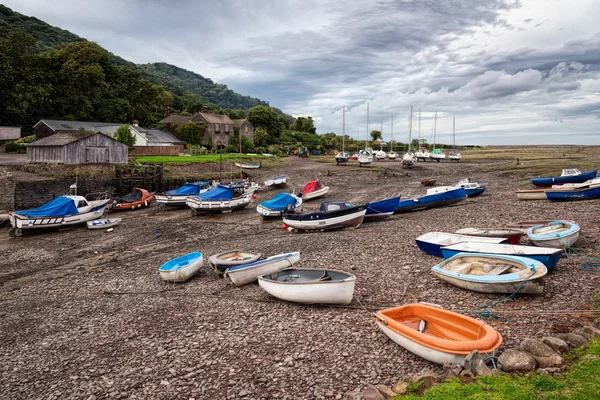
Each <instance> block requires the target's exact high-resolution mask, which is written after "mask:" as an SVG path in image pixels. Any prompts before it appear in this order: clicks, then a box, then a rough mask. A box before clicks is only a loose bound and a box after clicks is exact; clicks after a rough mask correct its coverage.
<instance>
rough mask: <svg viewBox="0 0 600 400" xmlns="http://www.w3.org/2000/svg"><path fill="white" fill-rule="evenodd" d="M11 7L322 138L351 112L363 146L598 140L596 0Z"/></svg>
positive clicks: (29, 2)
mask: <svg viewBox="0 0 600 400" xmlns="http://www.w3.org/2000/svg"><path fill="white" fill-rule="evenodd" d="M0 1H2V2H3V4H5V5H6V6H7V7H10V8H12V9H13V10H14V11H17V12H20V13H23V14H26V15H31V16H35V17H37V18H39V19H41V20H43V21H45V22H48V23H49V24H52V25H56V26H59V27H61V28H63V29H67V30H69V31H71V32H73V33H75V34H77V35H79V36H82V37H85V38H86V39H88V40H92V41H94V42H97V43H98V44H100V45H101V46H102V47H104V48H106V49H107V50H109V51H111V52H112V53H114V54H117V55H119V56H121V57H123V58H125V59H127V60H130V61H133V62H136V63H140V64H141V63H151V62H167V63H170V64H174V65H177V66H179V67H182V68H185V69H188V70H191V71H194V72H196V73H198V74H200V75H203V76H205V77H207V78H210V79H212V80H213V81H216V82H218V83H222V84H226V85H228V86H229V87H230V88H231V89H233V90H235V91H236V92H238V93H241V94H244V95H249V96H252V97H258V98H260V99H261V100H265V101H268V102H269V103H270V105H271V106H274V107H277V108H279V109H281V110H283V111H284V112H286V113H287V114H291V115H293V116H295V117H298V116H302V115H304V116H307V115H310V116H312V117H313V119H314V120H315V121H316V126H317V131H318V132H319V133H325V132H336V133H341V132H342V107H343V106H345V108H346V112H345V121H346V123H345V132H346V133H347V134H349V135H350V136H352V137H354V138H359V139H361V138H362V139H364V138H365V137H366V136H367V132H368V131H369V130H373V129H380V127H383V128H382V131H383V138H384V139H385V140H390V139H392V135H393V139H394V140H397V141H403V142H406V141H407V140H408V139H409V134H410V135H411V138H413V139H414V138H418V137H419V126H420V128H421V129H420V135H421V138H423V139H427V141H428V142H429V143H431V142H432V141H433V133H434V125H435V133H436V139H435V141H436V142H443V143H450V144H452V143H453V140H454V137H455V138H456V139H455V140H456V144H457V145H461V144H482V145H493V144H515V145H517V144H600V24H599V23H598V21H600V4H599V0H568V1H567V0H558V1H557V0H554V1H553V0H532V1H525V0H523V1H515V0H422V1H408V0H407V1H401V0H395V1H394V0H372V1H364V0H361V1H358V0H345V1H339V0H299V1H296V0H231V1H226V0H222V1H214V0H213V1H208V0H126V1H123V0H102V1H100V0H95V1H92V0H79V1H75V0H53V1H51V2H49V1H47V0H0ZM367 105H368V108H369V124H368V125H367ZM411 107H412V110H413V111H412V121H413V122H412V128H410V124H409V119H410V118H409V117H410V114H411ZM419 110H420V112H419ZM436 113H437V118H436ZM419 115H420V124H419ZM453 117H455V120H456V125H455V126H456V129H455V131H456V135H455V136H454V135H453V123H452V121H453ZM392 121H393V124H392ZM392 127H393V128H392Z"/></svg>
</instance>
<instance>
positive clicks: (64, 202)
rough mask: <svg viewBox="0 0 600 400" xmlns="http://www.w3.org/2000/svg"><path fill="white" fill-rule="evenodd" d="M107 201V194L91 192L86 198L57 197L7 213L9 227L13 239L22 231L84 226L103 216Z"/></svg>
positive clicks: (71, 195)
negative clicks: (13, 236) (26, 208)
mask: <svg viewBox="0 0 600 400" xmlns="http://www.w3.org/2000/svg"><path fill="white" fill-rule="evenodd" d="M71 189H72V190H73V186H72V187H71ZM74 190H76V189H74ZM75 193H76V191H75ZM91 199H94V200H91ZM109 201H110V199H109V198H108V196H107V194H106V193H91V194H89V195H87V196H85V197H83V196H78V195H76V194H67V195H64V196H58V197H56V198H55V199H54V200H52V201H50V202H48V203H46V204H44V205H42V206H40V207H38V208H33V209H29V210H17V211H15V212H13V213H9V218H10V224H11V225H12V228H13V229H14V235H15V236H21V235H22V234H23V231H30V230H39V229H46V228H64V227H67V226H75V225H80V224H85V223H86V222H88V221H92V220H95V219H98V218H100V217H102V214H104V210H105V209H106V204H107V203H108V202H109Z"/></svg>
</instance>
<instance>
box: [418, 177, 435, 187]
mask: <svg viewBox="0 0 600 400" xmlns="http://www.w3.org/2000/svg"><path fill="white" fill-rule="evenodd" d="M436 182H437V179H435V178H425V179H422V180H421V185H423V186H433V185H435V183H436Z"/></svg>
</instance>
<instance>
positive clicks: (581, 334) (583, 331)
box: [573, 328, 594, 340]
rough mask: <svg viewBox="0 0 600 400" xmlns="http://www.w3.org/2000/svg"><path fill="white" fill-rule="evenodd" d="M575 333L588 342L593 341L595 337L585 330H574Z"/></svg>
mask: <svg viewBox="0 0 600 400" xmlns="http://www.w3.org/2000/svg"><path fill="white" fill-rule="evenodd" d="M573 333H574V334H576V335H579V336H583V337H584V338H586V339H587V340H590V339H593V338H594V335H593V334H592V333H590V332H588V331H586V330H585V329H583V328H577V329H573Z"/></svg>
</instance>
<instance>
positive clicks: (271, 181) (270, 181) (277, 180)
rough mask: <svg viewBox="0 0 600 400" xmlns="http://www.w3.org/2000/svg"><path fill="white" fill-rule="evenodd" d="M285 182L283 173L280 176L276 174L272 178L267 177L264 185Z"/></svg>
mask: <svg viewBox="0 0 600 400" xmlns="http://www.w3.org/2000/svg"><path fill="white" fill-rule="evenodd" d="M286 183H287V176H285V175H280V176H276V177H275V178H273V179H267V180H266V181H265V186H266V187H271V186H283V185H285V184H286Z"/></svg>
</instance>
